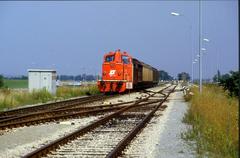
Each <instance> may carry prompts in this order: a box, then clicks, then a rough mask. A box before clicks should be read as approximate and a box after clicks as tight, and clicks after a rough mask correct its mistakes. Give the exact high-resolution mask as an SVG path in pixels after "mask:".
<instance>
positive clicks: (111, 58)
mask: <svg viewBox="0 0 240 158" xmlns="http://www.w3.org/2000/svg"><path fill="white" fill-rule="evenodd" d="M111 61H114V55H109V56H107V57H106V59H105V62H111Z"/></svg>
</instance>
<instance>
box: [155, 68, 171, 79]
mask: <svg viewBox="0 0 240 158" xmlns="http://www.w3.org/2000/svg"><path fill="white" fill-rule="evenodd" d="M158 72H159V80H173V77H172V76H170V75H169V74H168V73H167V72H166V71H164V70H159V71H158Z"/></svg>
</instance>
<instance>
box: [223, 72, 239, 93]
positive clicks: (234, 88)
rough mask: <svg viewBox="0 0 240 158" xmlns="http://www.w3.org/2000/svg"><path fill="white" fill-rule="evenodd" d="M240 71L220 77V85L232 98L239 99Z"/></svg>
mask: <svg viewBox="0 0 240 158" xmlns="http://www.w3.org/2000/svg"><path fill="white" fill-rule="evenodd" d="M239 82H240V74H239V71H230V74H224V75H222V76H221V77H220V85H221V86H223V87H224V89H225V90H228V91H229V94H230V96H238V97H239V85H240V84H239Z"/></svg>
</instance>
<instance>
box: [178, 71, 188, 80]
mask: <svg viewBox="0 0 240 158" xmlns="http://www.w3.org/2000/svg"><path fill="white" fill-rule="evenodd" d="M178 80H183V81H189V80H190V75H189V74H188V73H186V72H181V73H179V74H178Z"/></svg>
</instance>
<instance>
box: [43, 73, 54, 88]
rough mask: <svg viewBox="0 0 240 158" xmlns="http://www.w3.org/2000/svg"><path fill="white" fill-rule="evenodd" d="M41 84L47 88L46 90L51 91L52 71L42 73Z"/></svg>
mask: <svg viewBox="0 0 240 158" xmlns="http://www.w3.org/2000/svg"><path fill="white" fill-rule="evenodd" d="M41 81H42V82H41V86H42V88H46V90H48V91H51V81H52V78H51V75H50V73H41Z"/></svg>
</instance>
